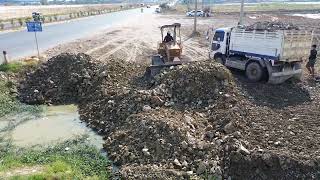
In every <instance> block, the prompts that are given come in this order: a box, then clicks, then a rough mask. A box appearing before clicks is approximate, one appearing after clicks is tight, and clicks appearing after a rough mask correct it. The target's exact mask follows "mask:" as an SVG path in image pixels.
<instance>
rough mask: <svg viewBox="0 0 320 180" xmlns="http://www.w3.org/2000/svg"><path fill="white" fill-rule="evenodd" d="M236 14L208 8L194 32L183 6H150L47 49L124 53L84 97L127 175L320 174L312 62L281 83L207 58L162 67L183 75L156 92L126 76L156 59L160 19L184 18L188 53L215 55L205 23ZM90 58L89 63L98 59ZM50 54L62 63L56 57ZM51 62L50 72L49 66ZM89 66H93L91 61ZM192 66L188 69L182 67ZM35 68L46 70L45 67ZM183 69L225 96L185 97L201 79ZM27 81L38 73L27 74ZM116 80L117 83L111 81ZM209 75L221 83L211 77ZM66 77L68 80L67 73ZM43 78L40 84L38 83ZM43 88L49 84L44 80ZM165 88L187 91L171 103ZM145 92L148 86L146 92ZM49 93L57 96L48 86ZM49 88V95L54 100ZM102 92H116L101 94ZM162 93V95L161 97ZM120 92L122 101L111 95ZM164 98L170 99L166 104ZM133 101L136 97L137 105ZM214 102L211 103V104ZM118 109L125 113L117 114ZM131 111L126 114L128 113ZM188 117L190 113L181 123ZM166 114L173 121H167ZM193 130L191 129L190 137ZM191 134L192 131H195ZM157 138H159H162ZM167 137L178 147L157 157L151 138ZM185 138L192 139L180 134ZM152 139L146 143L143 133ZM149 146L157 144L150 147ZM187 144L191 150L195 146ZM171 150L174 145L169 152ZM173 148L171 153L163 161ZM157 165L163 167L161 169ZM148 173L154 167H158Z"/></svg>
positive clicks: (319, 95)
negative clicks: (161, 10) (298, 76)
mask: <svg viewBox="0 0 320 180" xmlns="http://www.w3.org/2000/svg"><path fill="white" fill-rule="evenodd" d="M237 21H238V14H217V15H214V16H213V17H210V18H202V17H200V18H198V31H199V32H200V35H199V36H197V37H191V36H190V35H191V33H192V30H193V19H192V18H189V17H185V16H183V15H175V14H170V15H158V14H152V15H148V16H141V18H139V19H134V20H128V21H126V22H125V23H122V24H119V25H117V26H114V27H113V28H110V29H108V30H106V31H105V32H101V33H99V34H96V35H93V36H91V37H88V38H86V39H79V40H77V41H75V42H71V43H68V44H62V45H59V46H57V47H55V48H53V49H50V50H47V51H46V52H45V53H44V54H45V55H46V57H47V58H50V57H54V56H56V55H58V54H60V53H63V52H68V53H86V54H88V55H90V56H92V57H93V58H94V59H97V60H98V63H99V62H101V64H104V63H108V61H109V60H114V59H120V60H121V61H119V62H121V63H122V64H120V65H119V64H118V65H117V66H113V65H109V66H108V65H107V67H109V69H108V72H110V76H108V78H112V77H114V80H112V79H111V80H110V82H107V83H106V84H107V85H108V86H107V85H106V86H103V87H106V89H99V92H100V91H101V92H102V91H103V92H104V93H105V95H101V96H100V95H99V96H97V97H96V101H95V97H94V95H95V93H96V92H97V91H98V90H96V89H95V90H94V91H93V92H91V89H89V90H88V89H85V90H83V91H81V92H82V93H84V95H86V93H88V92H90V93H89V95H88V94H87V95H88V96H90V97H87V98H86V100H85V103H80V114H81V115H82V118H87V119H86V120H85V119H83V120H84V121H86V122H87V123H88V125H89V126H90V127H92V128H94V129H96V130H97V131H98V132H100V133H101V134H103V135H105V139H106V144H105V148H106V149H107V151H109V152H108V153H110V158H111V159H112V160H113V161H114V162H116V163H117V164H118V165H119V166H120V167H121V169H120V171H121V173H122V176H124V177H126V178H128V179H137V177H136V175H139V176H140V178H141V179H144V178H149V179H152V178H155V177H157V178H165V179H166V178H172V177H177V176H179V177H190V176H191V177H192V175H193V173H194V174H206V173H207V174H210V173H212V174H213V175H214V176H216V177H220V178H225V179H228V178H229V176H230V177H235V179H278V178H279V177H281V178H282V179H317V178H320V175H319V172H320V166H319V163H320V156H319V149H320V128H319V127H320V112H319V109H320V84H319V83H316V82H315V81H314V80H312V78H311V77H310V76H309V75H308V73H307V71H306V70H304V74H303V77H302V81H288V82H286V83H284V84H281V85H270V84H267V83H265V82H260V83H251V82H248V81H247V80H246V78H245V77H244V73H242V72H239V71H235V70H231V73H232V76H233V77H234V80H233V77H229V75H228V73H227V72H225V71H224V70H221V69H220V68H221V66H218V65H208V64H205V63H204V64H199V68H197V67H195V66H194V65H193V66H191V67H189V69H188V67H185V69H184V68H182V69H180V70H179V69H178V70H175V71H174V72H172V73H171V74H170V73H168V75H165V74H164V75H163V77H167V78H172V79H175V80H177V81H179V82H178V83H177V84H174V83H173V84H172V82H168V81H167V80H165V79H163V77H162V79H161V78H160V79H158V80H156V81H155V85H154V86H155V88H154V89H152V93H149V90H150V89H147V90H146V87H142V86H140V85H137V84H134V83H133V84H134V85H132V83H131V82H128V81H130V80H132V79H134V77H135V76H137V74H139V75H142V74H143V68H141V67H143V66H140V65H137V64H143V65H146V64H148V63H150V59H151V56H152V55H153V54H155V53H156V48H157V42H158V41H160V40H161V36H160V31H159V26H161V25H164V24H172V23H176V22H178V23H181V25H182V30H181V32H182V44H183V56H184V57H185V58H186V59H188V60H190V61H205V60H207V59H208V53H209V41H207V40H206V32H207V30H208V29H211V28H219V27H226V26H234V25H236V24H237ZM245 21H246V23H247V24H251V23H254V22H256V21H283V22H292V23H294V24H296V25H298V26H300V27H302V26H304V27H316V26H319V24H320V20H319V19H318V20H316V19H306V18H303V17H293V16H288V15H275V14H262V15H261V14H260V15H255V14H248V15H247V16H246V20H245ZM317 43H318V45H320V44H319V42H317ZM63 57H64V56H62V57H60V58H63ZM77 58H78V59H81V58H84V57H83V56H79V57H75V59H77ZM57 59H59V57H58V58H57ZM88 62H89V63H91V61H88ZM50 63H51V65H52V64H54V62H53V61H52V62H50ZM50 63H49V64H48V65H47V66H46V68H47V69H45V70H44V72H47V71H48V72H50ZM109 63H110V62H109ZM90 67H92V65H91V64H90ZM118 67H121V68H119V69H118V70H119V71H120V70H121V72H113V71H114V69H117V68H118ZM61 68H62V67H61ZM93 69H96V68H95V67H94V68H93ZM201 70H206V72H208V73H213V74H212V75H213V76H214V78H212V79H210V77H209V76H207V75H203V74H201V76H200V75H199V77H198V76H197V73H195V72H197V71H198V72H199V73H201ZM316 70H317V72H319V71H320V63H318V64H317V67H316ZM227 71H229V70H227ZM112 72H113V73H114V74H112ZM186 72H189V73H190V74H183V73H186ZM214 72H216V73H217V74H214ZM37 73H40V74H41V71H40V72H37ZM179 73H182V74H179ZM193 73H195V74H193ZM92 74H94V71H92V72H91V71H90V72H89V76H91V77H92ZM192 75H194V76H195V77H196V78H195V79H197V78H198V79H197V81H199V82H197V81H195V82H194V81H193V80H192ZM56 76H58V74H56ZM80 76H81V75H80ZM180 76H183V77H186V78H188V77H189V76H190V79H191V80H190V79H188V82H190V83H191V84H192V83H194V84H195V85H197V87H196V88H199V89H200V90H199V92H203V93H208V94H210V93H212V92H211V91H210V90H208V89H205V91H202V90H203V88H202V87H204V88H206V87H208V88H210V87H213V86H214V87H216V88H217V92H215V93H213V94H214V95H216V94H220V95H221V97H220V96H219V95H218V96H217V97H218V98H217V99H214V100H211V99H210V100H208V99H206V98H205V97H202V96H204V95H203V94H199V97H201V98H202V99H199V98H197V99H195V100H196V103H195V104H194V103H193V102H192V103H191V102H190V99H191V100H192V98H194V97H193V96H195V94H191V95H190V94H189V96H186V94H184V91H183V90H184V87H185V89H186V91H187V89H188V88H190V89H191V90H190V91H191V92H193V91H192V90H193V88H195V87H192V86H191V84H190V87H189V84H188V83H186V84H183V83H185V82H184V81H183V80H185V79H182V80H181V78H180ZM200 77H201V78H202V79H201V78H200ZM39 78H40V77H39ZM108 78H107V79H108ZM199 78H200V79H199ZM205 78H207V79H205ZM40 80H41V78H40ZM40 80H39V81H40ZM29 81H31V80H30V79H29ZM97 81H98V80H95V81H94V82H90V81H89V83H90V84H91V85H92V84H95V83H97ZM113 81H114V83H115V85H110V83H111V82H113ZM122 81H123V82H122ZM211 81H214V82H217V83H216V84H215V83H213V85H212V86H210V85H211V84H210V83H211ZM27 82H28V81H27ZM40 82H41V81H40ZM233 82H234V84H233ZM86 83H88V82H86ZM63 84H68V83H66V82H63ZM128 84H129V85H128ZM161 84H164V85H167V86H166V88H167V89H166V88H163V87H162V85H161ZM182 85H185V86H182ZM24 86H25V85H24ZM36 86H37V85H36V83H35V84H33V87H36ZM122 86H123V87H125V88H124V89H126V88H128V87H131V88H133V89H132V90H130V92H126V91H125V90H121V91H118V89H119V88H121V87H122ZM171 86H172V87H176V88H177V90H175V89H172V87H171ZM198 86H199V87H198ZM25 87H28V86H25ZM40 87H44V86H41V85H39V88H40ZM77 87H78V86H77ZM79 87H82V85H79ZM101 87H102V86H100V84H98V85H97V88H101ZM108 88H115V90H114V89H112V91H113V90H114V92H112V93H111V92H109V91H111V90H109V89H108ZM170 88H171V89H170ZM179 88H180V89H179ZM219 88H220V89H219ZM164 89H166V90H167V91H169V92H171V91H174V92H176V91H177V92H179V93H180V94H181V96H180V95H179V96H177V97H175V100H174V102H175V104H179V100H180V99H181V101H183V103H181V104H179V105H177V106H175V105H174V107H173V108H171V109H170V108H168V107H171V106H172V102H171V100H168V101H166V100H164V99H165V98H168V97H166V95H164V94H161V93H162V91H164ZM40 91H41V90H40ZM87 91H88V92H87ZM158 91H159V92H158ZM212 91H215V89H212ZM22 92H23V93H25V94H28V92H29V90H26V89H24V88H22ZM115 92H120V94H116V95H115V94H114V93H115ZM195 92H197V91H195ZM23 93H22V96H23ZM143 93H145V94H144V95H141V94H143ZM157 93H158V94H157ZM31 94H32V92H31ZM48 94H49V95H50V93H48ZM102 94H103V93H102ZM110 94H111V95H110ZM154 94H157V96H155V95H154ZM187 94H188V93H187ZM33 95H34V94H33ZM49 95H48V97H47V98H48V99H50V100H54V99H52V97H51V96H49ZM140 95H141V97H140ZM184 95H185V96H184ZM149 96H151V97H150V98H151V100H150V104H149V105H148V106H145V105H144V104H141V103H143V102H141V99H145V98H147V99H148V97H149ZM49 97H50V98H49ZM103 97H107V98H110V99H103ZM159 97H161V98H160V100H159ZM28 98H30V97H29V96H23V97H22V99H23V100H24V101H26V102H28V101H30V100H29V99H28ZM90 98H91V101H90V100H89V99H90ZM112 98H115V100H111V99H112ZM131 98H132V99H131ZM154 98H155V99H154ZM157 98H158V99H157ZM170 98H172V97H169V99H170ZM179 98H180V99H179ZM58 99H59V98H58ZM80 99H83V98H80ZM119 99H120V100H119ZM137 99H138V100H137ZM161 99H162V100H164V101H165V102H166V103H164V102H163V103H162V100H161ZM59 101H61V99H59ZM188 103H189V104H188ZM106 104H111V105H106ZM131 104H133V106H132V107H131V106H130V105H131ZM155 104H157V105H155ZM163 104H164V105H163ZM207 104H211V105H210V106H206V105H207ZM127 106H130V107H127ZM155 106H156V107H157V108H156V107H155ZM181 106H183V107H184V108H181ZM186 107H187V108H186ZM190 107H192V108H190ZM125 108H128V109H130V112H125V111H123V109H125ZM135 108H136V109H135ZM132 109H134V110H132ZM181 109H183V110H181ZM103 111H108V112H103ZM119 111H120V114H119ZM141 111H142V112H141ZM113 112H117V113H118V114H112V113H113ZM135 114H136V115H135ZM112 117H113V118H116V117H117V118H119V120H118V119H117V120H115V119H112ZM178 117H179V118H178ZM183 117H184V118H183ZM126 118H128V119H127V120H128V121H121V120H120V119H126ZM181 118H182V119H184V120H183V122H182V120H181ZM104 119H108V120H106V121H107V122H101V120H102V121H103V120H104ZM180 121H181V122H180ZM121 122H123V124H121ZM160 122H161V123H160ZM162 122H163V123H164V124H166V125H165V127H164V126H163V124H162ZM142 124H143V125H142ZM159 129H161V130H159ZM138 130H139V131H138ZM153 130H154V131H153ZM149 131H150V132H149ZM141 132H145V133H150V134H148V135H149V136H150V137H146V135H141ZM152 132H154V133H155V134H156V135H158V136H156V135H155V134H153V133H152ZM185 132H186V133H187V135H186V136H187V137H184V135H185ZM126 133H127V134H126ZM157 133H158V134H157ZM165 133H167V134H165ZM189 133H190V134H191V135H189ZM128 136H129V137H128ZM189 136H192V138H191V139H192V140H190V138H189ZM157 137H158V139H157V140H155V139H156V138H157ZM126 138H129V139H126ZM130 138H131V139H130ZM152 138H155V139H152ZM185 138H186V139H187V140H185ZM193 138H194V139H193ZM202 138H203V141H202ZM159 139H163V141H164V142H161V141H159V143H160V144H161V143H164V144H165V145H168V144H166V142H169V141H170V144H169V145H168V146H170V147H171V146H174V147H173V149H174V152H171V151H172V149H171V151H170V150H169V149H170V148H169V149H167V147H164V148H163V147H162V145H159V146H161V147H160V148H163V154H162V153H161V152H160V153H159V154H160V155H161V157H160V155H159V157H157V156H156V157H152V158H151V157H150V153H151V154H152V153H153V150H154V148H153V147H152V143H153V142H152V140H154V141H157V142H156V143H155V144H157V143H158V140H159ZM177 139H178V140H181V141H183V142H184V143H183V142H180V141H178V142H177ZM199 139H201V141H200V140H199ZM144 140H145V142H143V141H144ZM184 140H185V141H187V143H188V144H187V143H186V142H185V141H184ZM131 141H132V142H131ZM190 141H191V142H190ZM193 141H194V142H195V145H194V146H195V147H193V148H194V149H193V150H192V148H191V150H190V151H189V148H186V147H184V146H189V145H190V144H192V142H193ZM133 142H134V143H133ZM175 143H177V144H175ZM185 144H186V145H185ZM146 146H150V147H148V148H149V149H148V148H147V147H146ZM126 148H127V149H126ZM139 148H140V150H139ZM128 149H129V150H128ZM155 149H156V148H155ZM183 149H187V150H188V152H185V150H183ZM187 150H186V151H187ZM110 151H111V152H110ZM165 153H169V155H168V154H165ZM170 153H172V154H170ZM190 153H191V155H190ZM132 154H133V155H132ZM152 155H153V154H152ZM166 157H167V160H168V161H170V162H165V160H166V159H165V158H166ZM137 158H138V159H137ZM189 158H190V159H189ZM212 159H216V161H211V160H212ZM207 160H208V161H207ZM155 162H157V163H155ZM174 169H178V170H179V173H180V171H181V172H186V174H183V173H180V174H179V173H177V172H175V171H174ZM153 171H154V172H153ZM207 171H208V172H207ZM164 172H165V173H164ZM157 173H160V174H161V173H164V174H165V175H163V174H162V175H160V176H157ZM146 174H152V176H148V175H146ZM172 174H173V175H172ZM200 177H204V176H200ZM207 177H208V176H207Z"/></svg>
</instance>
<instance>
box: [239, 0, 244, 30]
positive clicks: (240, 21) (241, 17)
mask: <svg viewBox="0 0 320 180" xmlns="http://www.w3.org/2000/svg"><path fill="white" fill-rule="evenodd" d="M243 6H244V0H241V7H240V20H239V25H243V18H244V17H243V16H244V12H243Z"/></svg>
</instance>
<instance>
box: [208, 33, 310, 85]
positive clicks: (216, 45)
mask: <svg viewBox="0 0 320 180" xmlns="http://www.w3.org/2000/svg"><path fill="white" fill-rule="evenodd" d="M311 43H312V32H311V31H303V30H252V29H250V30H248V29H245V28H241V27H227V28H219V29H216V30H215V32H214V35H213V37H212V39H211V43H210V53H209V58H210V59H214V60H215V61H217V62H219V63H222V64H224V65H225V66H227V67H230V68H235V69H239V70H243V71H245V74H246V76H247V78H248V79H249V80H250V81H253V82H257V81H260V80H261V79H264V78H265V79H267V80H268V82H269V83H271V84H280V83H283V82H284V81H286V80H288V79H290V78H293V77H295V78H300V77H301V75H302V66H301V65H302V62H303V60H306V59H307V58H308V55H309V52H310V47H311Z"/></svg>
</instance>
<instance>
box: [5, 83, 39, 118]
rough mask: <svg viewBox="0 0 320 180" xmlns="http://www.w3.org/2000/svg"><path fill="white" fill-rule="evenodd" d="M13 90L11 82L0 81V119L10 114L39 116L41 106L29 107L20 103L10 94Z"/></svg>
mask: <svg viewBox="0 0 320 180" xmlns="http://www.w3.org/2000/svg"><path fill="white" fill-rule="evenodd" d="M12 88H14V87H13V85H12V83H11V82H6V81H0V117H3V116H5V115H7V114H10V113H22V112H31V113H32V114H40V112H42V107H41V106H31V105H26V104H23V103H20V102H19V101H18V100H17V99H16V98H15V97H13V96H12V95H11V93H10V91H11V89H12Z"/></svg>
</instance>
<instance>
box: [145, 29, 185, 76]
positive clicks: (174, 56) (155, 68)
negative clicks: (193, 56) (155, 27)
mask: <svg viewBox="0 0 320 180" xmlns="http://www.w3.org/2000/svg"><path fill="white" fill-rule="evenodd" d="M180 27H181V24H179V23H175V24H171V25H164V26H161V27H160V31H161V42H159V43H158V53H157V54H156V55H153V56H152V59H151V65H150V66H149V67H147V69H146V73H145V77H147V78H152V77H154V76H155V75H157V74H158V73H160V71H161V69H163V68H168V67H171V66H178V65H181V64H182V61H181V53H182V44H181V35H180ZM168 32H170V35H171V36H172V37H170V38H166V37H165V35H167V33H168Z"/></svg>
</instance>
